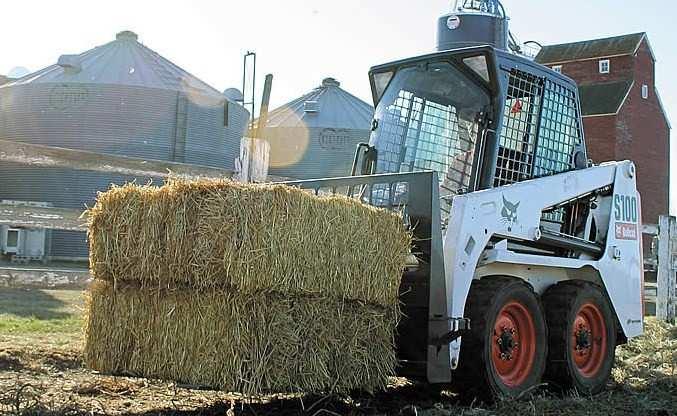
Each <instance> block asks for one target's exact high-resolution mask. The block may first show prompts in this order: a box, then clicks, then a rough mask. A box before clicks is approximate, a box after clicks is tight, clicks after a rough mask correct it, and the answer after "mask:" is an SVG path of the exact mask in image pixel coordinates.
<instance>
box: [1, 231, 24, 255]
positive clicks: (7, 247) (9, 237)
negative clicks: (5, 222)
mask: <svg viewBox="0 0 677 416" xmlns="http://www.w3.org/2000/svg"><path fill="white" fill-rule="evenodd" d="M21 232H22V230H21V229H19V228H7V229H5V235H4V238H3V240H4V242H5V244H3V247H2V251H3V253H4V254H18V253H19V248H20V247H21Z"/></svg>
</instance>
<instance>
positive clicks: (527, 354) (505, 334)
mask: <svg viewBox="0 0 677 416" xmlns="http://www.w3.org/2000/svg"><path fill="white" fill-rule="evenodd" d="M535 356H536V326H535V325H534V319H533V317H532V316H531V313H530V312H529V310H528V309H527V308H526V307H525V306H524V305H522V304H521V303H519V302H515V301H513V302H510V303H508V304H507V305H505V306H504V307H503V309H501V311H500V312H499V314H498V317H497V318H496V323H495V324H494V334H493V337H492V344H491V358H492V362H493V364H494V369H495V370H496V373H497V374H498V377H499V378H500V379H501V381H502V382H503V384H505V385H506V386H508V387H516V386H519V385H520V384H522V383H524V381H525V380H526V379H527V377H529V373H531V368H532V367H533V365H534V357H535Z"/></svg>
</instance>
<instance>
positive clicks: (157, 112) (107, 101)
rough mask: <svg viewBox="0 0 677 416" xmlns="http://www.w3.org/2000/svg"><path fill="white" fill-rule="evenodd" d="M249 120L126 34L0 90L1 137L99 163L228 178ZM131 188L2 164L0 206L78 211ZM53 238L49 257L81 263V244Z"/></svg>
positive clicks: (106, 177) (94, 176)
mask: <svg viewBox="0 0 677 416" xmlns="http://www.w3.org/2000/svg"><path fill="white" fill-rule="evenodd" d="M248 119H249V113H248V112H247V111H246V110H245V109H244V108H243V107H242V106H241V105H239V104H237V103H235V102H234V101H232V100H230V99H228V98H227V97H226V96H224V95H223V94H221V93H220V92H219V91H217V90H215V89H214V88H212V87H210V86H209V85H207V84H206V83H204V82H202V81H200V80H199V79H197V78H196V77H194V76H193V75H191V74H190V73H188V72H186V71H184V70H183V69H181V68H179V67H178V66H176V65H175V64H173V63H171V62H170V61H168V60H167V59H165V58H163V57H162V56H160V55H159V54H158V53H156V52H154V51H153V50H151V49H149V48H147V47H146V46H144V45H142V44H141V43H140V42H139V41H138V37H137V35H136V34H134V33H133V32H129V31H125V32H120V33H118V35H117V36H116V39H115V40H114V41H112V42H110V43H107V44H105V45H103V46H99V47H96V48H94V49H92V50H89V51H87V52H85V53H83V54H80V55H64V56H61V57H60V58H59V61H58V63H57V64H55V65H52V66H49V67H47V68H45V69H42V70H40V71H37V72H35V73H32V74H30V75H27V76H25V77H23V78H20V79H18V80H14V81H12V82H10V83H7V84H4V85H2V86H0V137H2V138H3V139H7V140H15V141H17V142H25V143H33V144H41V145H47V146H57V147H65V148H71V149H78V150H87V151H92V152H97V153H107V154H114V155H123V156H131V157H140V158H149V159H158V160H167V161H176V162H185V163H192V164H200V165H207V166H213V167H219V168H226V169H233V168H234V161H235V158H236V157H238V155H239V148H240V141H241V138H242V136H243V134H244V132H245V130H246V126H247V124H248ZM133 179H134V178H131V177H125V176H121V175H111V174H103V173H96V172H85V171H73V170H68V169H51V168H32V167H30V166H22V165H15V164H11V163H2V164H0V200H1V199H8V200H19V201H38V202H47V203H51V204H53V205H54V206H57V207H68V208H83V207H84V205H85V204H91V203H92V202H93V200H94V197H95V196H96V192H97V191H99V190H104V189H107V188H108V187H109V186H110V184H111V183H123V182H126V181H129V180H133ZM138 179H139V180H141V181H145V180H146V178H138ZM51 235H52V239H51V242H48V245H49V246H51V253H52V255H53V256H56V257H66V258H67V257H80V256H81V255H82V254H83V252H84V253H86V250H85V251H83V249H84V248H85V244H84V240H83V237H82V235H75V234H73V233H64V232H57V231H54V232H52V233H51ZM69 254H71V255H69Z"/></svg>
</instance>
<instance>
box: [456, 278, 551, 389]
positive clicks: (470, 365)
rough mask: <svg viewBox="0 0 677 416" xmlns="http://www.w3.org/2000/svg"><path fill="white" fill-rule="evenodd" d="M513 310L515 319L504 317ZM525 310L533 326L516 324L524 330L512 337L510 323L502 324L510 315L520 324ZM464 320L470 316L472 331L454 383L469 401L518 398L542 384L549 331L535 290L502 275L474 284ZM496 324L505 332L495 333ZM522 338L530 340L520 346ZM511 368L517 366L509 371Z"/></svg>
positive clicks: (464, 344)
mask: <svg viewBox="0 0 677 416" xmlns="http://www.w3.org/2000/svg"><path fill="white" fill-rule="evenodd" d="M520 305H521V306H520ZM510 308H517V312H516V314H515V315H512V314H510V313H508V314H507V315H506V312H508V311H511V310H512V309H510ZM522 312H524V314H528V315H529V316H530V319H531V322H532V324H533V325H532V324H524V325H521V326H520V324H519V323H518V324H517V325H516V326H514V327H515V328H522V329H519V330H518V331H516V332H515V333H509V331H507V328H508V327H509V325H502V323H504V322H506V319H507V318H506V316H513V317H514V319H515V322H519V316H520V315H521V314H523V313H522ZM465 316H466V317H468V318H470V327H471V330H470V331H469V332H468V333H466V334H464V335H463V337H462V342H461V355H460V361H459V367H458V369H457V371H456V373H455V376H454V384H455V385H456V387H457V389H458V391H460V392H461V393H462V394H463V396H464V398H465V399H469V398H480V399H483V400H488V401H493V400H496V399H503V398H515V397H519V396H521V395H522V394H523V393H525V392H526V391H527V390H529V389H532V388H533V387H534V386H536V385H538V384H539V383H540V382H541V377H542V375H543V372H544V370H545V363H546V357H547V342H546V340H547V329H546V325H545V317H544V315H543V310H542V308H541V305H540V303H539V301H538V298H537V297H536V294H535V293H534V291H533V290H532V288H531V286H529V285H528V284H526V283H525V282H524V281H522V280H519V279H513V278H508V277H502V276H499V277H485V278H483V279H481V280H475V281H474V282H473V283H472V286H471V288H470V293H469V295H468V300H467V302H466V307H465ZM508 322H509V321H508ZM497 325H501V328H503V330H501V331H502V333H496V331H495V328H496V327H497ZM525 328H527V329H528V328H531V329H529V330H523V329H525ZM531 332H533V334H531V335H529V333H531ZM506 338H507V339H506ZM511 338H512V341H511ZM499 339H500V340H501V342H500V343H499ZM504 339H506V341H507V342H506V341H503V340H504ZM522 339H525V340H531V341H528V342H525V343H521V340H522ZM511 348H512V349H511ZM512 360H515V362H514V363H512V362H511V361H512ZM525 363H528V364H525ZM511 365H512V366H515V368H514V369H511V368H508V369H506V367H509V366H511ZM499 366H500V369H499ZM512 374H515V376H514V377H513V376H512Z"/></svg>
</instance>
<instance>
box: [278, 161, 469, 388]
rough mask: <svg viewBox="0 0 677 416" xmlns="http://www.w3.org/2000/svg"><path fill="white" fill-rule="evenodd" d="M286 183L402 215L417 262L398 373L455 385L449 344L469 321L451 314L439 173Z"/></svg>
mask: <svg viewBox="0 0 677 416" xmlns="http://www.w3.org/2000/svg"><path fill="white" fill-rule="evenodd" d="M284 185H288V186H295V187H299V188H302V189H305V190H308V191H310V192H312V193H314V194H315V195H346V196H348V197H351V198H356V199H359V200H361V201H362V202H364V203H367V204H370V205H373V206H376V207H380V208H383V209H388V210H391V211H395V212H398V213H401V215H402V217H403V221H404V223H405V224H406V225H407V226H409V227H410V229H411V232H412V237H413V239H412V247H411V252H412V254H413V255H414V256H415V257H416V260H417V261H416V263H417V264H411V265H409V266H408V267H407V269H406V270H405V271H404V274H403V278H402V283H401V285H400V299H401V301H402V304H401V305H402V312H403V317H402V320H401V321H400V323H399V326H398V331H397V332H398V334H397V335H396V340H395V343H396V347H397V351H398V360H399V364H400V365H399V368H398V373H399V375H402V376H408V377H414V378H420V379H426V378H428V377H429V376H430V375H431V374H430V372H431V371H432V372H433V373H435V377H434V379H437V380H440V379H445V380H447V381H451V369H450V361H451V356H450V351H449V342H450V341H451V340H452V339H455V338H456V337H458V336H459V335H460V334H461V332H462V331H463V330H465V329H466V327H467V326H468V322H467V321H466V320H465V319H463V318H462V317H457V318H452V317H451V316H450V311H449V302H448V301H447V299H446V294H447V292H448V288H447V287H446V284H447V283H446V282H447V279H446V277H445V276H446V273H445V268H444V252H443V244H442V229H441V212H440V195H439V180H438V176H437V173H436V172H432V171H428V172H413V173H394V174H379V175H368V176H353V177H345V178H330V179H316V180H302V181H293V182H284ZM374 238H378V236H374ZM400 334H401V336H400ZM429 351H433V353H432V354H431V353H429Z"/></svg>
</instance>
